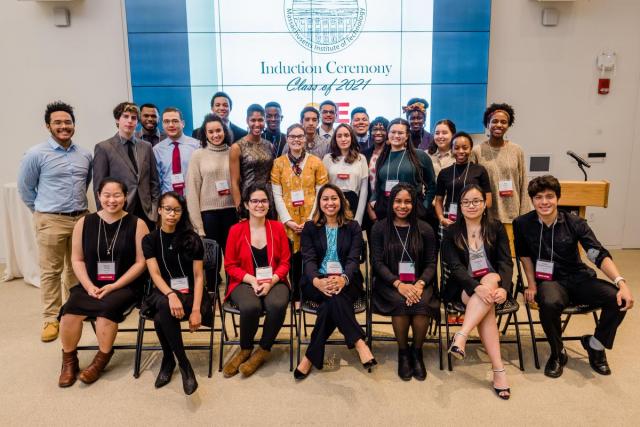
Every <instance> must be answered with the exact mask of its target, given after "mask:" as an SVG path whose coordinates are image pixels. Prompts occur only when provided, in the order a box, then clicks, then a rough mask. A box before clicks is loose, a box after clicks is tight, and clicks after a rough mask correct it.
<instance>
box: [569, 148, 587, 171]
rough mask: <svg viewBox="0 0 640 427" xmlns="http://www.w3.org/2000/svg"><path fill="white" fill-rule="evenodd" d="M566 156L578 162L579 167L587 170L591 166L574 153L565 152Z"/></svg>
mask: <svg viewBox="0 0 640 427" xmlns="http://www.w3.org/2000/svg"><path fill="white" fill-rule="evenodd" d="M567 155H568V156H570V157H572V158H573V159H574V160H575V161H576V162H578V165H579V166H586V167H588V168H590V167H591V164H590V163H589V162H587V161H586V160H585V159H583V158H582V157H580V156H578V155H577V154H576V153H574V152H573V151H571V150H569V151H567Z"/></svg>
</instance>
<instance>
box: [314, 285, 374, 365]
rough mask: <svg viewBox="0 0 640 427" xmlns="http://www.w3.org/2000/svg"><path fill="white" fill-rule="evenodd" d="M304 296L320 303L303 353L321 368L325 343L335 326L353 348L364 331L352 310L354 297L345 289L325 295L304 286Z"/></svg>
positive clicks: (361, 337) (362, 336)
mask: <svg viewBox="0 0 640 427" xmlns="http://www.w3.org/2000/svg"><path fill="white" fill-rule="evenodd" d="M314 291H315V292H314ZM304 298H305V299H307V300H312V301H316V302H319V303H320V306H319V307H318V315H317V317H316V323H315V325H314V326H313V332H311V340H310V342H309V347H307V351H306V353H305V355H306V356H307V358H308V359H309V360H310V361H311V363H312V364H313V366H315V367H316V368H318V369H322V367H323V365H324V349H325V345H326V343H327V340H328V339H329V337H330V336H331V334H332V333H333V331H335V329H336V328H338V330H339V331H340V333H341V334H342V335H344V339H345V341H346V342H347V347H349V348H353V347H354V346H355V344H356V342H357V341H358V340H360V339H363V338H364V333H363V332H362V328H361V327H360V325H359V324H358V321H357V320H356V315H355V313H354V311H353V303H354V302H355V301H354V298H353V296H351V295H350V294H349V293H348V292H347V290H346V289H343V291H342V292H340V293H339V294H338V295H334V296H332V297H327V296H326V295H324V294H323V293H321V292H320V291H318V290H317V289H316V288H313V289H309V288H305V293H304Z"/></svg>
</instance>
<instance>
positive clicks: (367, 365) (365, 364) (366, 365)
mask: <svg viewBox="0 0 640 427" xmlns="http://www.w3.org/2000/svg"><path fill="white" fill-rule="evenodd" d="M377 364H378V361H377V360H376V358H375V357H374V358H372V359H371V360H369V361H368V362H363V363H362V367H363V368H364V369H366V370H368V371H369V372H371V368H373V367H374V366H376V365H377Z"/></svg>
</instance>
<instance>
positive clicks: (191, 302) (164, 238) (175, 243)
mask: <svg viewBox="0 0 640 427" xmlns="http://www.w3.org/2000/svg"><path fill="white" fill-rule="evenodd" d="M158 217H159V220H158V228H156V229H155V230H154V231H153V232H151V234H148V235H147V236H145V238H144V239H143V240H142V250H143V252H144V257H145V258H146V260H147V268H148V269H149V274H150V275H151V279H152V280H153V284H154V285H155V289H154V291H153V293H152V294H151V295H150V296H149V297H148V298H147V303H148V305H149V307H150V310H151V312H152V313H153V322H154V324H155V327H156V334H157V335H158V339H159V340H160V345H161V346H162V363H161V364H160V372H159V373H158V377H157V378H156V382H155V386H156V388H160V387H164V386H165V385H167V384H169V381H171V376H172V375H173V370H174V369H175V367H176V361H175V359H174V355H175V358H176V359H178V365H179V366H180V373H181V374H182V387H183V389H184V392H185V394H187V395H189V394H192V393H193V392H194V391H196V389H197V388H198V382H197V381H196V377H195V374H194V373H193V369H192V368H191V364H190V363H189V359H187V354H186V353H185V351H184V344H183V342H182V331H181V327H180V322H181V321H183V320H188V321H189V329H190V330H191V332H194V331H196V330H197V329H198V328H199V327H200V325H201V323H203V320H204V323H205V324H208V325H211V319H212V304H211V300H210V298H209V294H208V293H206V292H204V285H203V283H204V279H203V262H202V260H203V258H204V247H203V245H202V241H201V240H200V237H198V235H197V234H196V232H195V231H194V230H193V226H192V225H191V221H190V220H189V212H188V211H187V202H186V201H185V199H184V197H182V196H181V195H179V194H178V193H176V192H173V191H169V192H167V193H164V194H163V195H162V197H161V198H160V202H159V203H158Z"/></svg>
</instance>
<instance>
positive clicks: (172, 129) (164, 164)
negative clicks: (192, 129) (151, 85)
mask: <svg viewBox="0 0 640 427" xmlns="http://www.w3.org/2000/svg"><path fill="white" fill-rule="evenodd" d="M162 127H163V128H164V131H165V133H166V134H167V138H165V139H163V140H162V141H160V142H159V143H158V144H157V145H156V146H155V147H153V154H154V156H155V158H156V166H157V168H158V177H159V180H160V190H161V192H162V193H163V194H164V193H166V192H167V191H175V192H177V193H178V194H180V195H184V194H185V191H186V188H185V182H186V174H187V169H188V167H189V159H191V154H192V153H193V152H194V151H195V150H197V149H198V148H200V143H199V141H197V140H196V139H193V138H191V137H189V136H186V135H185V134H184V133H183V130H184V120H183V119H182V113H181V112H180V110H178V109H177V108H175V107H168V108H165V110H164V111H163V112H162Z"/></svg>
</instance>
